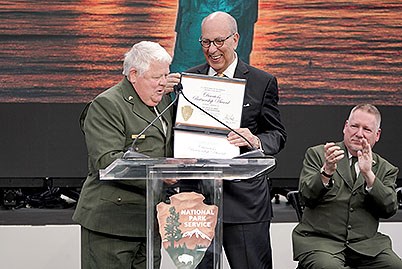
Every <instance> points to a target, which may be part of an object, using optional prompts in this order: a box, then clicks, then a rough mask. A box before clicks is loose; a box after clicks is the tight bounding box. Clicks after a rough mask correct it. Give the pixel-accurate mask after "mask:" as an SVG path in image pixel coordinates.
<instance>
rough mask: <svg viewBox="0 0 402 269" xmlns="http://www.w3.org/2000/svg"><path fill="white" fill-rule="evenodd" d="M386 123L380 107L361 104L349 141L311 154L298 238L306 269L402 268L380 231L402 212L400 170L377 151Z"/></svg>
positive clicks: (296, 248) (347, 128)
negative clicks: (398, 183)
mask: <svg viewBox="0 0 402 269" xmlns="http://www.w3.org/2000/svg"><path fill="white" fill-rule="evenodd" d="M380 123H381V115H380V112H379V111H378V109H377V108H376V107H375V106H373V105H369V104H364V105H358V106H356V107H354V108H353V109H352V111H351V113H350V115H349V118H348V120H346V122H345V125H344V127H343V134H344V139H343V142H338V143H334V142H329V143H326V144H325V145H318V146H315V147H312V148H309V149H308V150H307V152H306V156H305V159H304V162H303V169H302V171H301V174H300V182H299V190H300V193H301V197H302V199H303V200H304V201H305V204H306V208H305V210H304V213H303V218H302V220H301V222H300V223H299V224H298V225H297V226H296V228H295V229H294V231H293V236H292V238H293V255H294V259H295V260H298V261H300V264H301V266H302V268H305V269H315V268H317V269H318V268H345V269H346V268H367V269H369V268H370V269H376V268H384V269H385V268H387V269H397V268H399V269H400V268H402V261H401V259H400V258H399V257H398V256H397V255H396V254H395V253H394V252H393V251H392V248H391V240H390V238H389V237H388V236H386V235H384V234H382V233H379V232H378V225H379V219H380V218H390V217H391V216H392V215H394V214H395V213H396V211H397V209H398V202H397V198H396V192H395V181H396V177H397V175H398V168H396V167H395V166H393V165H392V164H390V163H389V162H388V161H386V160H385V159H383V158H382V157H381V156H379V155H378V154H376V153H374V152H372V148H373V146H374V144H375V143H376V142H378V140H379V139H380V133H381V129H380ZM353 160H355V161H353Z"/></svg>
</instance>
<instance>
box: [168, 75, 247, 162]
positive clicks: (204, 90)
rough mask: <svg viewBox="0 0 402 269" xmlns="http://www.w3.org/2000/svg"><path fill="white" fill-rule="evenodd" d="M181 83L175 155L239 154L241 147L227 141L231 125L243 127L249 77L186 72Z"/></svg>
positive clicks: (175, 133) (218, 155) (228, 155)
mask: <svg viewBox="0 0 402 269" xmlns="http://www.w3.org/2000/svg"><path fill="white" fill-rule="evenodd" d="M181 84H182V85H183V90H182V93H181V96H179V101H178V105H177V114H176V124H175V131H174V141H175V142H174V157H176V158H215V159H220V158H224V159H230V158H233V157H235V156H238V155H239V154H240V148H239V147H236V146H234V145H232V144H230V143H229V142H228V141H227V134H228V133H229V131H230V128H232V129H237V128H240V122H241V114H242V109H243V99H244V91H245V86H246V80H244V79H230V78H220V77H213V76H206V75H198V74H189V73H182V77H181ZM214 118H216V119H214ZM222 123H223V124H222ZM225 125H226V126H225ZM228 127H229V128H228Z"/></svg>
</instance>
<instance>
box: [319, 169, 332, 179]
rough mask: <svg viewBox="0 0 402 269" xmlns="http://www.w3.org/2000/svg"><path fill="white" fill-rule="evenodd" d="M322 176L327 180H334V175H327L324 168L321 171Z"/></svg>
mask: <svg viewBox="0 0 402 269" xmlns="http://www.w3.org/2000/svg"><path fill="white" fill-rule="evenodd" d="M320 174H321V175H323V176H324V177H326V178H332V176H333V174H332V175H329V174H327V173H325V171H324V167H321V169H320Z"/></svg>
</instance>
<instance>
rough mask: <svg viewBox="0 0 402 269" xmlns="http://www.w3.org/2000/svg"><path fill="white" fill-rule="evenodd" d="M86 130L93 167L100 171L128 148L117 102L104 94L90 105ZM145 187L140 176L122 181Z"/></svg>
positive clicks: (86, 139)
mask: <svg viewBox="0 0 402 269" xmlns="http://www.w3.org/2000/svg"><path fill="white" fill-rule="evenodd" d="M83 131H84V133H85V141H86V145H87V150H88V155H89V156H88V157H89V162H90V164H89V165H90V170H91V168H92V169H93V170H94V171H96V172H98V171H99V170H100V169H105V168H106V167H107V166H108V165H110V164H111V163H112V162H113V161H115V160H116V159H119V158H121V157H122V156H123V154H124V152H125V150H127V149H126V146H125V145H126V135H125V124H124V120H123V116H122V114H121V111H120V109H119V107H118V106H117V104H116V103H115V102H112V101H111V100H110V99H108V98H105V97H102V96H100V97H98V98H96V99H95V100H94V101H93V102H92V104H91V105H90V107H89V108H88V111H87V115H86V118H85V121H84V128H83ZM121 183H125V184H127V185H135V186H138V187H141V188H142V187H145V183H144V182H143V181H142V180H140V181H137V180H131V181H119V184H121Z"/></svg>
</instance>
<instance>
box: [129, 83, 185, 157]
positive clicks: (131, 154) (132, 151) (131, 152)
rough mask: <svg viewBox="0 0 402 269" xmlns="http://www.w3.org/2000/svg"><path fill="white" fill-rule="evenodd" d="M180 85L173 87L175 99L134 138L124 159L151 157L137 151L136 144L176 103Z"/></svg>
mask: <svg viewBox="0 0 402 269" xmlns="http://www.w3.org/2000/svg"><path fill="white" fill-rule="evenodd" d="M177 88H178V86H177V85H175V86H174V87H173V89H174V92H175V93H176V94H175V98H174V99H173V101H172V102H171V103H170V104H169V105H168V106H167V107H165V109H164V110H162V112H161V113H159V115H158V116H157V117H155V118H154V119H153V120H152V121H151V122H150V123H149V124H148V125H147V126H146V127H145V128H144V129H143V130H142V131H141V132H140V133H139V134H138V135H137V137H136V138H135V139H134V141H133V143H132V144H131V146H130V147H129V148H128V149H127V151H126V152H125V153H124V154H123V157H122V158H123V159H133V158H149V156H147V155H145V154H142V153H139V152H137V151H136V149H135V144H136V143H137V140H138V139H139V138H140V137H141V135H143V134H144V133H145V132H146V131H147V130H148V129H149V128H150V127H151V126H152V125H153V124H154V123H155V122H156V121H157V120H159V119H160V118H161V117H162V115H163V114H164V113H165V112H166V111H167V110H168V109H169V108H170V107H171V106H172V105H173V104H174V103H176V101H177V99H178V98H179V95H180V92H179V91H178V90H177Z"/></svg>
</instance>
